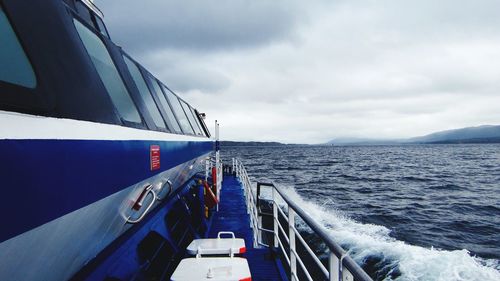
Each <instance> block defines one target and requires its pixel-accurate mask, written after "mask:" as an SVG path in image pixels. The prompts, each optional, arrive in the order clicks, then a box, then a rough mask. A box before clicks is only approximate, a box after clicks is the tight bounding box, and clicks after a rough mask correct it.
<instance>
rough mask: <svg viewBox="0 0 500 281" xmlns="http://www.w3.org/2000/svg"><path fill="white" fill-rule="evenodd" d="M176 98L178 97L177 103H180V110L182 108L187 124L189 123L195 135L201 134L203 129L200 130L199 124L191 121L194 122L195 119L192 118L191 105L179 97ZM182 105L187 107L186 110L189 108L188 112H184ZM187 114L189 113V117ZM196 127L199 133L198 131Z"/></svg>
mask: <svg viewBox="0 0 500 281" xmlns="http://www.w3.org/2000/svg"><path fill="white" fill-rule="evenodd" d="M177 98H178V99H179V103H180V104H181V108H182V110H184V113H185V114H186V117H187V119H188V121H189V124H191V127H192V129H193V131H194V134H195V136H202V135H203V131H202V130H201V128H200V126H198V124H192V121H194V122H196V119H195V118H194V115H193V112H192V111H191V106H190V105H189V103H187V102H186V101H185V100H183V99H181V98H180V97H177ZM184 106H186V107H187V110H189V112H186V108H185V107H184ZM189 114H191V118H189ZM191 119H193V120H191ZM195 126H196V127H195ZM196 128H198V130H199V132H200V133H198V131H197V130H196Z"/></svg>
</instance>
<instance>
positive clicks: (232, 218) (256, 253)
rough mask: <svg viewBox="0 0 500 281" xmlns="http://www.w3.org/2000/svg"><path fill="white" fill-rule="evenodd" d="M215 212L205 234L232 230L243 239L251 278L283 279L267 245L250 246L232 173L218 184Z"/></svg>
mask: <svg viewBox="0 0 500 281" xmlns="http://www.w3.org/2000/svg"><path fill="white" fill-rule="evenodd" d="M220 198H221V202H220V204H219V211H218V212H215V213H214V217H213V221H212V226H211V228H210V232H209V237H217V233H218V232H219V231H232V232H234V235H235V236H236V237H237V238H243V239H245V245H246V253H245V254H244V255H243V257H245V258H246V259H247V260H248V264H249V266H250V272H251V274H252V280H254V281H255V280H284V279H283V278H282V275H281V274H280V270H279V269H278V266H277V263H276V260H275V259H274V258H273V255H272V253H271V251H270V250H269V249H268V248H254V247H253V234H252V229H251V228H250V216H249V215H248V214H247V210H246V204H245V196H244V193H243V187H242V186H241V184H240V182H239V181H238V180H237V179H236V177H235V176H232V175H225V176H224V181H223V183H222V190H221V196H220Z"/></svg>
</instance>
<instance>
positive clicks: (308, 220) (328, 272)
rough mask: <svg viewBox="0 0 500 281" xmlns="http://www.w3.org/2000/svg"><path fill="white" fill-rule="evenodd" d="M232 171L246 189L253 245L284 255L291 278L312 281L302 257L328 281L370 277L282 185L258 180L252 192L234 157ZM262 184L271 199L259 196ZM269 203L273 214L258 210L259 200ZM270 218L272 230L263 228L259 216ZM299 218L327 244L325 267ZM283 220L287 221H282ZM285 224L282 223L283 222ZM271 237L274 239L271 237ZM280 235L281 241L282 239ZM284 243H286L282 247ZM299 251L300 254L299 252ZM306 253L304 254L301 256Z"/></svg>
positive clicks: (238, 161)
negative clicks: (299, 227)
mask: <svg viewBox="0 0 500 281" xmlns="http://www.w3.org/2000/svg"><path fill="white" fill-rule="evenodd" d="M232 164H233V171H235V172H236V176H237V177H238V179H239V180H240V181H241V183H242V185H243V189H244V191H245V197H246V201H247V202H246V205H247V210H248V213H249V214H250V221H251V222H250V224H251V227H252V229H253V233H254V246H259V245H262V246H266V247H274V248H276V249H279V250H280V251H281V253H282V254H283V255H282V256H283V258H284V260H285V261H286V263H287V264H288V265H289V267H290V272H289V274H290V278H291V280H292V281H296V280H299V276H301V277H305V278H306V279H307V280H309V281H313V280H314V279H313V276H311V274H312V273H311V272H310V270H308V268H307V266H306V264H305V262H304V260H307V261H309V262H311V261H312V262H313V263H315V264H316V266H317V267H318V268H319V270H320V271H321V272H320V273H318V272H313V273H314V274H313V275H315V276H316V275H318V274H319V275H321V276H322V279H325V280H329V281H333V280H335V281H348V280H360V281H370V280H372V279H371V278H370V276H368V274H366V272H365V271H364V270H363V269H362V268H361V267H360V266H359V265H358V264H357V263H356V262H355V261H354V260H353V259H352V258H351V257H349V255H348V254H347V253H346V251H344V249H342V247H340V246H339V245H338V244H337V243H336V242H335V241H333V239H332V238H331V237H330V235H329V234H328V233H327V232H326V231H325V229H324V228H323V227H322V226H321V225H319V224H318V223H317V222H316V221H315V220H314V219H313V218H312V217H311V216H310V215H309V214H307V213H306V212H305V211H304V210H303V209H302V208H301V207H300V206H299V205H297V204H296V203H295V202H294V201H293V200H291V199H290V197H288V195H287V194H286V193H284V192H283V190H282V189H281V188H279V187H278V186H276V185H274V184H273V183H261V182H259V183H257V191H256V194H254V192H253V190H252V184H251V181H250V179H249V177H248V174H247V171H246V169H245V167H244V165H243V164H242V163H241V161H240V160H238V159H233V163H232ZM262 187H269V188H271V192H272V198H271V199H262V198H261V197H260V194H261V189H262ZM261 200H264V201H265V202H268V203H271V204H272V214H271V213H268V214H266V213H263V212H260V208H259V205H260V202H261ZM263 216H269V217H272V221H273V223H272V225H273V229H266V228H263V227H262V217H263ZM297 216H298V217H300V219H302V221H303V222H304V223H305V224H306V225H307V226H308V227H309V228H310V229H311V230H312V232H313V233H314V234H315V235H316V236H317V237H318V238H320V239H321V241H322V242H323V243H324V245H325V246H326V247H327V254H328V262H327V266H325V265H324V264H323V262H322V261H321V260H320V259H319V258H318V257H317V254H316V253H315V252H314V251H313V250H312V249H311V247H310V246H309V245H308V243H307V242H306V240H305V239H304V238H303V237H302V234H301V233H300V232H299V231H298V230H297V228H296V227H295V219H296V217H297ZM282 222H286V223H282ZM283 224H284V225H283ZM263 232H264V233H270V234H271V237H272V238H271V239H270V240H272V241H270V242H269V244H271V242H272V244H273V245H272V246H271V245H269V244H265V243H264V242H263V239H262V237H263ZM273 238H274V239H273ZM282 238H283V240H284V241H282ZM297 241H299V242H300V244H301V248H300V249H301V250H300V251H297ZM284 242H286V244H287V245H288V247H285V245H284ZM299 253H300V254H299ZM304 255H306V256H304ZM297 264H298V265H299V266H300V268H301V269H302V271H301V272H302V274H299V273H298V271H297Z"/></svg>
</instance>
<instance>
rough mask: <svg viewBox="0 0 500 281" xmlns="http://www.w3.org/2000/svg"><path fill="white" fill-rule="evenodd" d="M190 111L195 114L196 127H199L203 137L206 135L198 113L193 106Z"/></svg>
mask: <svg viewBox="0 0 500 281" xmlns="http://www.w3.org/2000/svg"><path fill="white" fill-rule="evenodd" d="M189 109H190V110H191V114H193V117H194V120H195V123H196V126H198V129H199V130H200V135H202V136H203V135H205V134H204V132H203V127H202V126H201V124H200V119H199V118H198V116H197V115H196V112H195V111H194V109H193V108H192V107H191V106H190V107H189Z"/></svg>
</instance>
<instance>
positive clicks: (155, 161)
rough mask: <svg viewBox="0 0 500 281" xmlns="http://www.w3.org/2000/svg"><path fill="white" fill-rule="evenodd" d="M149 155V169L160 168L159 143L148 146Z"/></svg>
mask: <svg viewBox="0 0 500 281" xmlns="http://www.w3.org/2000/svg"><path fill="white" fill-rule="evenodd" d="M149 156H150V160H151V171H154V170H158V169H160V146H159V145H152V146H150V148H149Z"/></svg>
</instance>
